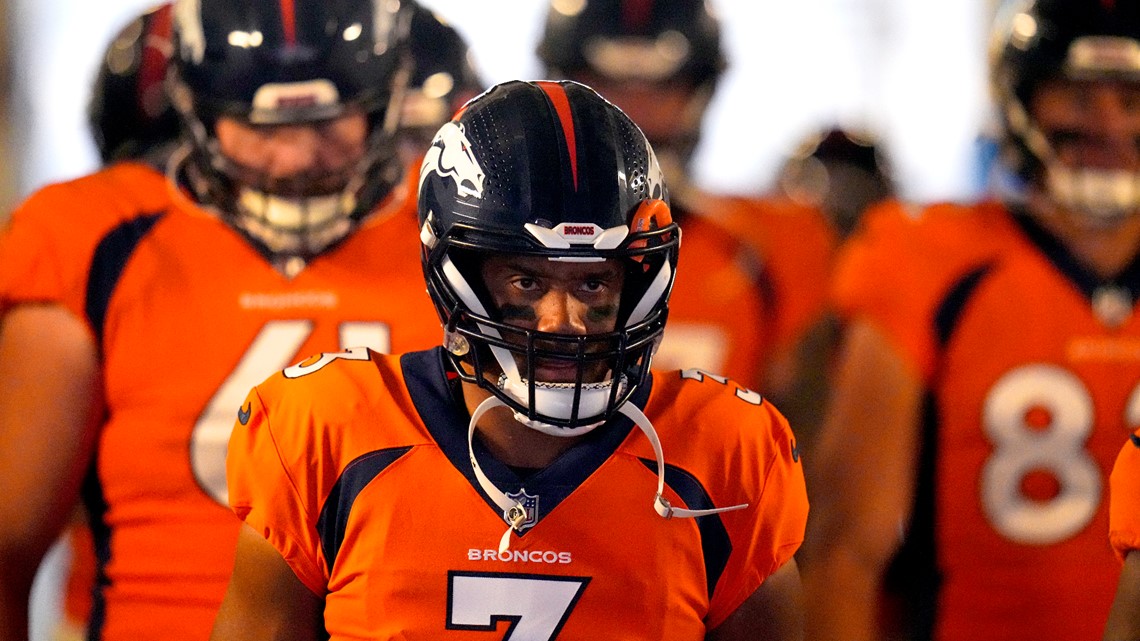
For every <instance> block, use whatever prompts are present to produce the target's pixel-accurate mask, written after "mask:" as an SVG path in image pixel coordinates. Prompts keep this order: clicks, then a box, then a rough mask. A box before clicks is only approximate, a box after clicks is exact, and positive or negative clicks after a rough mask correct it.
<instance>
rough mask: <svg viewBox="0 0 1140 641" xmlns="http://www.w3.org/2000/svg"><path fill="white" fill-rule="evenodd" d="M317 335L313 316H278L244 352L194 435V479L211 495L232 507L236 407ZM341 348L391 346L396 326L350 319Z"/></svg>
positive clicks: (341, 332) (384, 350)
mask: <svg viewBox="0 0 1140 641" xmlns="http://www.w3.org/2000/svg"><path fill="white" fill-rule="evenodd" d="M312 333H313V321H310V320H272V321H269V322H267V323H265V325H264V326H262V328H261V331H260V332H258V334H257V336H256V337H255V338H254V339H253V342H252V343H250V345H249V347H248V348H247V349H246V350H245V353H244V354H242V357H241V359H240V360H239V361H238V364H237V366H236V367H234V369H233V371H231V372H230V375H229V376H227V377H226V379H225V380H224V381H222V384H221V385H220V386H219V387H218V390H217V391H216V392H214V396H213V397H212V398H211V399H210V402H209V403H207V404H206V408H205V410H204V411H203V412H202V413H201V414H200V415H199V416H198V421H197V422H196V423H194V429H193V431H192V432H191V433H190V469H191V470H192V471H193V473H194V479H195V480H196V481H197V482H198V486H199V487H201V488H202V490H203V491H204V492H206V493H207V494H208V495H209V496H210V497H211V498H213V499H214V500H215V501H217V502H218V503H219V504H221V505H223V506H227V505H228V498H229V493H228V491H227V489H226V450H227V448H228V446H229V442H230V432H231V431H233V426H234V417H235V415H236V408H238V407H239V406H240V405H241V403H242V401H243V400H245V397H246V395H247V394H249V390H250V389H252V388H253V387H254V386H256V385H258V384H259V383H261V382H262V381H264V380H265V379H266V378H267V377H269V376H270V375H272V374H273V373H274V372H278V371H281V370H282V369H284V368H285V367H287V366H288V365H289V364H290V363H293V362H295V361H296V360H297V358H298V357H299V356H304V355H299V354H298V353H297V352H298V350H300V349H301V346H302V345H304V344H305V342H306V341H307V340H308V339H309V337H310V336H311V335H312ZM338 334H339V338H340V347H341V349H346V348H347V347H349V346H353V345H367V346H368V347H370V348H372V349H373V350H375V351H377V352H382V353H388V352H389V351H390V349H391V329H390V328H389V327H388V325H387V324H386V323H382V322H345V323H341V324H340V326H339V327H338Z"/></svg>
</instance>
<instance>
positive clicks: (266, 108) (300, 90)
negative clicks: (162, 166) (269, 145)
mask: <svg viewBox="0 0 1140 641" xmlns="http://www.w3.org/2000/svg"><path fill="white" fill-rule="evenodd" d="M291 9H292V11H289V12H288V15H286V12H285V7H284V5H282V4H281V3H279V2H276V1H275V0H248V1H247V2H241V3H232V2H225V1H224V0H178V1H177V2H176V4H175V5H174V35H175V56H174V58H173V69H172V72H171V73H170V74H169V75H170V78H169V81H168V87H169V91H170V94H171V102H172V104H173V105H174V106H175V108H176V109H177V110H178V112H179V115H180V117H181V120H182V123H183V128H184V130H185V131H186V132H187V138H188V140H189V141H190V146H189V148H188V150H187V151H186V152H185V153H183V154H181V155H180V156H177V157H176V158H175V160H174V169H175V170H176V171H178V172H179V175H178V177H179V179H180V180H181V181H182V182H183V183H184V184H186V186H188V187H189V188H190V189H191V190H192V191H193V193H194V195H195V196H196V197H197V198H198V200H199V201H201V202H203V203H204V204H207V205H210V206H212V207H213V208H215V209H217V210H218V211H219V212H220V213H221V215H223V216H224V217H225V218H226V219H227V220H228V221H230V222H231V224H233V225H234V226H235V227H236V228H238V229H240V230H242V231H243V232H245V233H246V234H247V235H248V236H249V237H251V238H252V239H253V240H254V241H255V242H256V243H257V244H259V245H260V246H261V248H262V249H263V250H264V251H265V252H266V253H267V254H269V255H270V256H271V257H272V258H273V259H274V260H275V262H282V263H286V264H289V263H292V262H294V261H293V259H300V260H301V261H307V260H309V259H311V258H312V257H314V256H316V255H317V254H319V253H321V252H324V251H327V250H328V249H329V248H330V247H331V246H333V245H334V244H335V243H337V242H338V241H340V240H342V239H343V238H344V237H345V236H346V235H347V234H348V233H349V232H350V231H351V230H352V229H353V228H354V227H355V226H356V225H357V224H358V223H359V222H360V220H361V219H363V218H364V217H365V216H366V215H367V214H368V213H370V212H371V211H372V210H373V208H374V207H375V205H376V204H377V203H378V202H379V201H380V199H382V198H383V197H384V196H385V195H387V194H388V193H389V192H390V191H391V189H392V188H393V186H394V185H395V184H396V183H397V182H398V181H399V177H400V174H401V173H402V167H401V166H400V160H399V156H398V154H397V148H396V144H395V141H394V136H395V132H396V126H397V123H398V117H399V113H400V109H399V105H400V102H401V98H402V92H403V88H404V86H405V84H406V82H407V76H408V71H409V66H410V63H409V57H408V54H407V37H408V36H407V33H408V23H409V22H410V15H411V10H410V6H409V5H408V4H406V3H402V2H400V1H399V0H394V1H392V2H384V3H376V2H372V1H371V0H345V1H344V2H336V3H326V2H319V1H318V0H295V2H294V3H292V5H291ZM352 112H358V113H363V114H365V116H366V118H367V121H368V124H369V133H368V135H367V138H366V143H365V152H364V153H363V155H362V157H361V158H359V159H358V160H355V161H353V162H346V163H345V164H343V165H341V166H339V167H337V168H335V169H331V168H328V167H323V168H321V167H318V168H315V169H314V170H313V171H302V172H299V173H297V174H296V175H293V176H289V177H287V178H284V179H282V178H271V177H270V176H269V175H268V174H267V173H265V172H263V171H260V170H259V169H258V168H255V167H252V166H243V165H242V164H240V163H238V162H236V161H235V160H234V159H232V158H230V157H227V156H226V155H225V154H223V153H222V152H221V149H220V146H219V144H218V139H217V129H216V128H217V126H218V123H219V120H220V119H221V118H223V117H228V118H233V119H235V120H236V121H238V122H241V123H243V124H244V125H247V126H250V127H263V126H266V127H268V126H275V125H295V126H311V127H314V128H315V129H317V130H320V128H321V127H322V126H323V125H322V123H327V122H328V121H330V120H335V119H337V118H340V117H342V116H344V115H345V114H349V113H352Z"/></svg>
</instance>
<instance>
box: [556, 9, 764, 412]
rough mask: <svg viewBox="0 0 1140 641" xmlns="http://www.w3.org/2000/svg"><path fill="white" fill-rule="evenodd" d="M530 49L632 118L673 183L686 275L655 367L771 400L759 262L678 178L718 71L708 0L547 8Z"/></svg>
mask: <svg viewBox="0 0 1140 641" xmlns="http://www.w3.org/2000/svg"><path fill="white" fill-rule="evenodd" d="M537 52H538V57H539V58H540V60H541V61H542V62H543V64H544V65H545V67H546V75H547V76H548V77H556V78H567V79H570V80H576V81H578V82H582V83H585V84H587V85H589V86H590V87H593V88H594V89H595V90H597V91H598V92H599V93H601V94H602V95H603V96H605V97H606V99H608V100H610V101H611V102H613V103H614V104H615V105H617V106H618V107H619V108H620V109H622V110H624V111H625V112H626V113H627V114H629V116H630V118H632V119H633V121H634V122H636V123H637V124H638V126H639V127H641V129H642V130H643V131H644V132H645V135H646V137H648V138H649V142H650V143H651V144H652V145H653V149H654V151H655V152H657V155H658V158H660V160H661V166H662V169H663V170H664V171H665V175H666V177H667V178H668V180H669V184H670V185H671V186H672V193H673V198H674V204H673V213H674V216H675V218H676V220H677V222H678V224H680V225H681V228H682V229H684V231H685V243H684V246H683V247H682V249H681V253H682V254H683V256H684V259H685V263H686V265H688V266H689V269H688V270H687V271H686V272H685V273H684V274H682V275H680V276H679V277H678V279H677V283H676V286H675V287H674V291H673V297H672V302H671V303H670V322H669V331H668V332H666V333H665V340H664V342H663V343H662V345H661V351H660V352H659V353H658V357H657V358H658V363H659V364H660V365H662V366H666V365H668V366H688V367H691V366H694V365H699V366H701V367H703V368H705V369H707V370H709V371H716V372H719V373H722V374H725V375H728V376H730V377H732V378H735V379H737V380H740V381H742V382H746V383H747V384H750V385H756V386H758V387H759V388H761V389H763V390H764V391H765V392H766V393H770V394H771V393H775V390H772V389H770V387H769V381H768V380H766V377H765V370H766V362H767V360H768V357H769V355H770V353H771V351H772V341H773V338H774V336H775V334H776V325H777V324H778V320H777V319H776V316H777V315H778V314H779V313H780V308H779V301H775V300H773V296H772V295H773V293H774V286H773V283H772V280H771V276H772V275H771V273H770V270H768V269H766V268H765V266H764V265H763V264H762V260H763V259H764V258H765V257H763V256H758V255H757V254H756V252H755V251H754V248H752V247H749V246H748V245H746V244H745V243H743V242H741V241H740V240H739V239H737V238H735V237H734V236H733V235H732V234H731V233H729V232H728V231H727V230H725V229H724V228H723V227H722V226H720V225H719V224H718V223H716V222H715V221H714V220H713V217H712V214H713V213H715V212H712V211H709V210H706V209H703V208H702V207H701V206H700V202H699V200H698V199H697V198H695V197H694V193H693V192H694V190H693V189H692V187H691V185H690V181H689V179H688V177H687V175H686V174H687V171H688V169H689V167H688V165H689V160H690V157H691V156H692V152H693V149H694V148H695V147H696V144H697V140H698V138H699V131H700V126H701V120H702V117H703V115H704V111H705V107H706V106H707V105H708V102H709V99H710V98H711V97H712V94H713V91H714V89H715V87H716V84H717V80H718V79H719V77H720V74H721V72H722V71H723V69H724V67H725V61H724V56H723V53H722V51H721V40H720V28H719V24H718V23H717V21H716V19H715V18H714V17H713V16H712V14H710V13H709V12H708V10H707V7H706V5H705V3H704V2H703V1H702V0H655V1H654V2H637V1H632V0H586V1H584V2H580V3H565V2H551V3H550V9H549V11H548V14H547V18H546V23H545V27H544V29H543V34H542V36H541V40H540V42H539V44H538V49H537Z"/></svg>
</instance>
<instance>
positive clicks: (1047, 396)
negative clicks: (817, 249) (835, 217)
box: [800, 0, 1140, 641]
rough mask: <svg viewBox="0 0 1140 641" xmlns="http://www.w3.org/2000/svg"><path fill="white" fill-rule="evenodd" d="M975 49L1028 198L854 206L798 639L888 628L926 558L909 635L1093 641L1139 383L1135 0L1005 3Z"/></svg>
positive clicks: (1109, 577)
mask: <svg viewBox="0 0 1140 641" xmlns="http://www.w3.org/2000/svg"><path fill="white" fill-rule="evenodd" d="M993 42H994V45H995V46H994V47H993V49H992V50H991V51H992V52H993V56H994V57H993V59H992V60H991V70H992V81H993V87H994V92H995V98H996V101H997V104H998V106H1000V108H1001V115H1002V117H1003V121H1004V126H1003V129H1004V136H1005V138H1004V143H1003V144H1004V147H1005V149H1004V151H1005V158H1006V161H1007V162H1009V163H1010V164H1011V168H1012V169H1014V170H1016V172H1017V173H1018V174H1019V175H1020V177H1021V179H1022V180H1023V181H1024V184H1025V189H1024V193H1023V198H1021V199H1014V198H1008V199H1007V200H1005V201H1004V202H984V203H981V204H977V205H974V206H956V205H938V206H933V207H929V208H927V209H926V210H925V211H923V212H922V214H921V215H920V216H919V217H918V218H917V219H914V218H912V217H910V216H907V215H905V214H904V213H903V212H902V211H901V208H899V207H895V208H893V209H890V210H886V209H884V210H879V211H876V212H872V213H870V214H869V215H868V216H869V217H868V218H867V220H866V224H865V227H864V230H863V231H862V232H860V233H859V234H858V235H856V236H855V237H854V240H853V241H852V243H851V244H850V246H849V247H848V248H846V249H845V250H844V256H843V258H842V259H841V261H840V264H839V267H838V271H837V277H836V286H835V289H836V300H837V302H838V305H839V307H840V309H841V311H842V312H843V315H844V318H845V320H846V322H847V323H848V324H847V328H846V337H845V343H844V348H843V353H842V356H841V362H840V365H839V370H838V383H837V388H836V390H835V393H834V403H833V404H832V406H831V407H830V408H829V411H828V417H827V420H826V422H825V426H824V432H823V433H822V434H821V437H820V440H819V443H818V448H817V449H816V451H815V456H814V458H812V459H809V463H808V466H809V468H810V469H809V477H810V478H811V481H812V487H813V488H816V489H817V490H818V491H815V492H813V495H812V498H813V500H814V509H813V518H812V522H811V524H810V525H809V531H808V537H807V538H808V540H807V542H805V545H804V548H803V550H802V555H801V557H800V560H801V562H802V564H803V569H804V587H805V597H806V598H805V603H807V604H808V613H807V636H808V638H811V639H815V640H820V641H825V640H827V639H844V641H859V640H861V639H872V638H884V637H885V636H886V633H885V631H884V630H882V629H878V628H877V622H876V621H875V617H876V611H877V606H876V602H877V600H878V598H879V591H878V588H879V586H880V585H881V584H882V581H883V579H884V574H885V573H886V571H887V568H888V563H889V562H890V561H891V560H892V557H893V556H894V555H895V554H896V553H900V554H903V555H905V558H906V559H907V560H908V565H909V566H910V567H911V568H912V569H913V568H915V567H917V566H919V565H921V566H922V567H923V569H924V570H925V572H924V574H923V579H922V580H921V581H919V584H918V585H913V586H912V590H911V592H910V593H911V594H912V595H918V594H921V595H922V596H924V597H929V598H928V599H926V600H925V602H924V603H923V602H921V600H920V599H916V602H917V603H916V604H915V605H914V608H915V609H913V610H910V611H909V612H908V613H907V615H908V616H909V617H912V618H913V619H914V620H912V621H910V622H909V624H910V625H914V626H915V627H916V628H917V629H916V630H915V629H912V630H910V632H911V634H916V635H918V638H924V637H926V636H927V635H930V634H932V635H933V638H935V639H939V640H941V641H957V640H961V639H970V640H974V639H1006V640H1011V641H1014V640H1018V639H1042V638H1050V639H1086V640H1087V639H1097V638H1100V635H1101V632H1102V630H1103V627H1104V622H1105V619H1106V617H1107V614H1108V611H1109V605H1110V602H1111V600H1112V594H1113V588H1114V586H1115V585H1116V580H1117V575H1118V572H1119V566H1118V563H1117V562H1116V560H1115V559H1113V557H1112V552H1111V550H1110V549H1109V546H1107V545H1105V540H1104V533H1105V531H1106V529H1107V528H1108V514H1109V510H1108V506H1107V500H1106V499H1107V489H1108V488H1107V482H1108V474H1109V472H1110V469H1111V467H1112V464H1113V461H1114V459H1115V457H1116V455H1117V453H1118V452H1119V451H1120V448H1121V445H1122V444H1123V443H1124V442H1125V440H1127V438H1128V434H1129V432H1131V431H1132V430H1133V429H1135V428H1136V427H1137V419H1138V415H1137V414H1136V411H1135V405H1136V402H1137V401H1136V399H1137V398H1138V395H1140V392H1138V389H1140V355H1138V351H1137V349H1136V347H1137V345H1140V314H1137V313H1136V301H1137V299H1138V298H1140V216H1138V215H1137V214H1138V213H1140V211H1138V210H1140V191H1137V185H1138V184H1140V183H1138V182H1137V178H1138V177H1140V148H1138V147H1137V144H1136V141H1137V137H1138V136H1140V64H1138V63H1137V57H1136V56H1135V55H1134V54H1135V52H1137V51H1140V11H1138V6H1137V5H1136V4H1135V3H1121V2H1117V3H1115V4H1112V3H1102V2H1100V1H1099V0H1083V1H1080V2H1076V1H1073V0H1037V2H1034V3H1028V4H1024V3H1017V4H1015V5H1011V6H1010V7H1008V9H1007V11H1006V12H1003V15H1002V16H1001V17H1000V19H999V20H998V22H997V25H996V27H995V32H994V38H993ZM904 539H905V547H904V548H903V549H902V550H900V545H901V544H902V543H903V542H904ZM922 588H926V589H922ZM922 606H925V607H922Z"/></svg>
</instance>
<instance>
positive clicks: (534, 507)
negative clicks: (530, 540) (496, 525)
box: [503, 488, 538, 532]
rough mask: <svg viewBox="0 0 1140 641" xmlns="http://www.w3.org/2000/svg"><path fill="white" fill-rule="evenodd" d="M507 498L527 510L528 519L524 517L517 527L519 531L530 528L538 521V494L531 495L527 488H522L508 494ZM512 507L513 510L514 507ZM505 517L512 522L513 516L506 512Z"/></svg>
mask: <svg viewBox="0 0 1140 641" xmlns="http://www.w3.org/2000/svg"><path fill="white" fill-rule="evenodd" d="M507 498H508V499H510V500H512V501H515V502H517V503H519V504H521V505H522V507H523V509H525V510H526V519H524V520H523V522H522V523H520V524H519V525H518V526H517V528H516V529H517V530H518V531H519V532H522V531H524V530H528V529H530V528H531V526H533V525H534V524H535V523H537V522H538V497H537V496H531V495H530V494H527V493H526V488H522V489H520V490H519V491H518V492H515V493H513V494H508V495H507ZM511 509H512V510H513V509H514V508H511ZM509 511H510V510H508V512H509ZM503 518H505V519H506V520H507V522H508V523H510V522H511V517H510V516H508V515H507V514H506V513H504V514H503Z"/></svg>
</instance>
